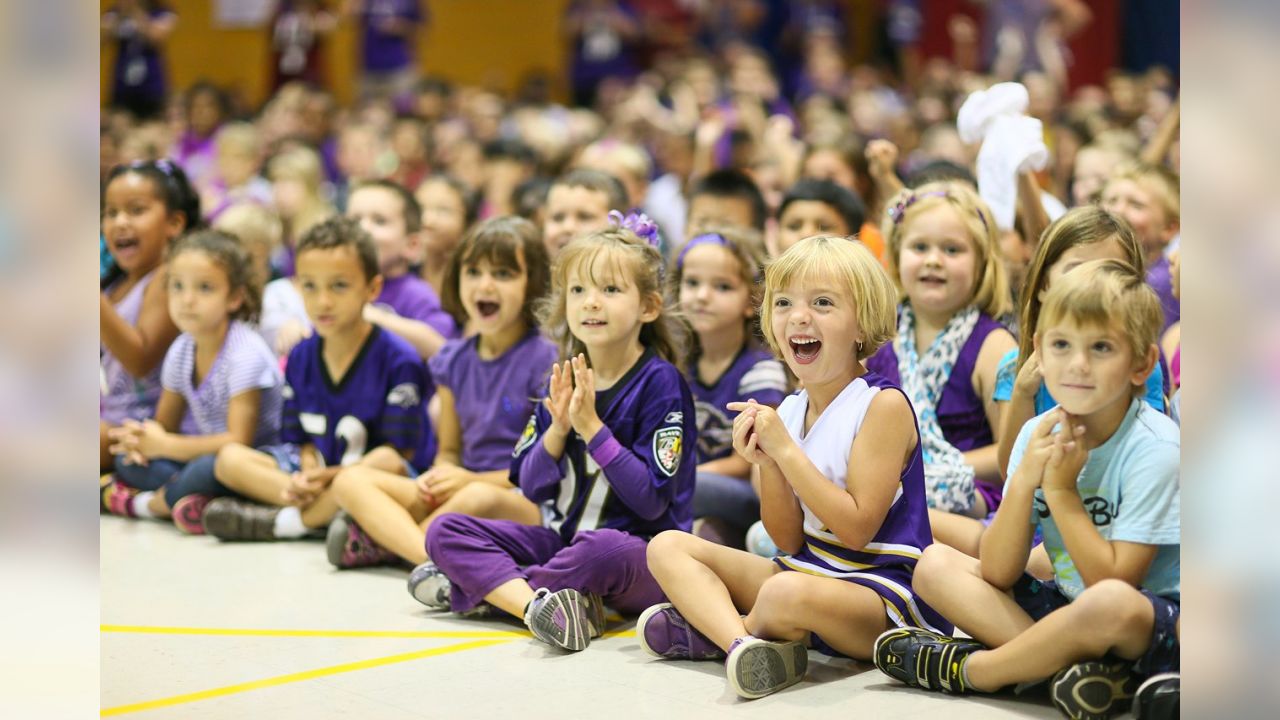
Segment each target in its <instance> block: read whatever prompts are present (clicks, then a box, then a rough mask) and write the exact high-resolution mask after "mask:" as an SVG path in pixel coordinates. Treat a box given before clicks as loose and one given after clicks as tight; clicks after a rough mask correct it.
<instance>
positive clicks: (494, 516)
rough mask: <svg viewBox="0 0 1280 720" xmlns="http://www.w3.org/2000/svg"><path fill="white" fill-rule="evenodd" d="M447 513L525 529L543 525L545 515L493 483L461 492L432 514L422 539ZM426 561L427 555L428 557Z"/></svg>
mask: <svg viewBox="0 0 1280 720" xmlns="http://www.w3.org/2000/svg"><path fill="white" fill-rule="evenodd" d="M445 513H461V514H463V515H470V516H472V517H478V518H486V519H489V520H511V521H513V522H518V523H521V524H523V525H537V524H539V523H540V522H542V511H541V510H540V509H538V506H537V505H534V504H533V503H532V502H530V501H529V500H528V498H526V497H525V496H524V495H521V494H520V493H518V492H514V491H513V490H511V489H510V488H502V487H498V486H497V485H490V484H489V483H478V482H476V483H471V484H470V485H464V486H462V487H461V488H459V489H458V491H457V492H455V493H454V494H453V495H451V496H449V499H448V500H445V501H444V502H443V503H442V504H441V505H440V506H439V507H437V508H436V509H435V510H433V511H431V514H430V515H427V517H426V519H425V520H422V522H421V524H420V525H419V526H418V527H419V528H420V533H419V535H420V536H421V537H426V535H427V528H429V527H431V522H432V521H433V520H435V519H436V518H437V517H440V516H441V515H444V514H445ZM424 557H425V555H424Z"/></svg>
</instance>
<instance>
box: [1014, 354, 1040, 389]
mask: <svg viewBox="0 0 1280 720" xmlns="http://www.w3.org/2000/svg"><path fill="white" fill-rule="evenodd" d="M1043 382H1044V373H1042V372H1041V371H1040V356H1039V355H1038V354H1036V352H1035V351H1032V353H1031V354H1030V355H1028V356H1027V361H1026V362H1025V363H1023V365H1022V369H1021V370H1019V371H1018V377H1017V378H1015V379H1014V381H1013V394H1014V395H1018V396H1020V397H1024V398H1034V397H1035V396H1036V393H1038V392H1040V384H1041V383H1043Z"/></svg>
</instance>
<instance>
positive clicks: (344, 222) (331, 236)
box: [295, 217, 378, 280]
mask: <svg viewBox="0 0 1280 720" xmlns="http://www.w3.org/2000/svg"><path fill="white" fill-rule="evenodd" d="M340 247H349V248H351V250H352V251H353V252H355V254H356V258H357V259H359V260H360V269H362V270H364V279H365V280H373V279H374V278H375V277H377V276H378V251H377V250H376V249H375V248H374V246H373V238H371V237H369V233H367V232H365V231H364V228H362V227H360V223H358V222H356V221H355V220H352V219H351V218H345V217H331V218H329V219H328V220H325V221H324V222H322V223H317V224H316V225H313V226H311V229H310V230H308V231H307V233H306V234H305V235H303V236H302V239H301V240H299V241H298V248H297V251H296V253H295V257H301V256H302V253H304V252H306V251H308V250H332V249H334V248H340Z"/></svg>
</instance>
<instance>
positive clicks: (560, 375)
mask: <svg viewBox="0 0 1280 720" xmlns="http://www.w3.org/2000/svg"><path fill="white" fill-rule="evenodd" d="M572 399H573V370H572V368H570V367H569V361H567V360H566V361H565V362H564V363H563V364H561V363H556V364H555V365H552V366H551V388H550V389H549V390H548V391H547V397H546V398H544V399H543V401H542V404H543V405H544V406H545V407H546V408H547V412H549V413H551V431H552V432H555V433H559V434H560V435H562V436H563V435H568V434H569V431H570V430H572V429H573V423H572V422H571V421H570V420H569V403H570V401H571V400H572Z"/></svg>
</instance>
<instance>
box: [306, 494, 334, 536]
mask: <svg viewBox="0 0 1280 720" xmlns="http://www.w3.org/2000/svg"><path fill="white" fill-rule="evenodd" d="M300 509H301V510H302V524H303V525H305V526H307V527H309V528H312V529H315V528H322V527H328V525H329V523H330V522H331V521H332V520H333V516H334V515H337V514H338V499H337V498H336V497H335V496H334V494H333V488H332V487H330V488H326V489H325V491H324V492H322V493H320V494H319V495H317V496H316V499H315V500H312V501H311V504H310V505H307V506H306V507H304V508H300Z"/></svg>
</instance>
